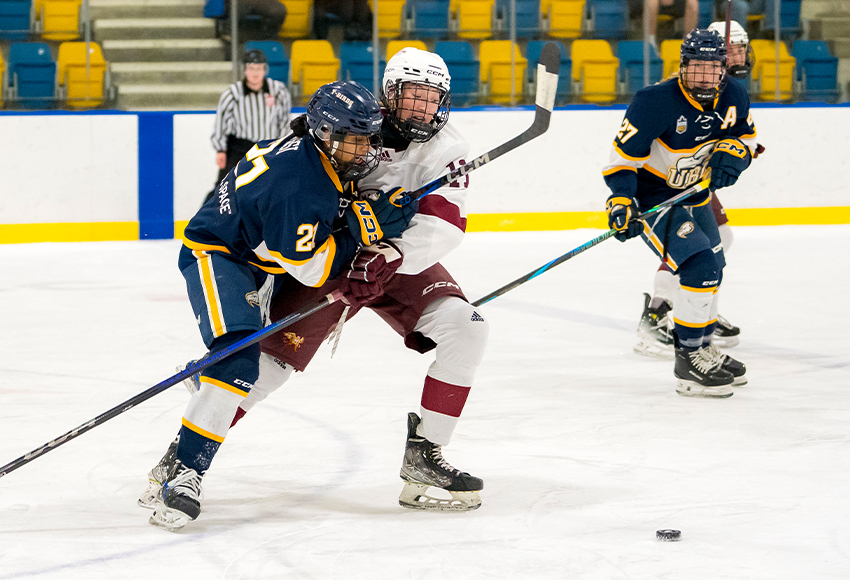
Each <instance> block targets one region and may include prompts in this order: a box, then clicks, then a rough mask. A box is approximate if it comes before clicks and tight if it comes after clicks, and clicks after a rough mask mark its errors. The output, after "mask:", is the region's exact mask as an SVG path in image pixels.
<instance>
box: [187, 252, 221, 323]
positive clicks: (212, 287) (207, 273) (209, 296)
mask: <svg viewBox="0 0 850 580" xmlns="http://www.w3.org/2000/svg"><path fill="white" fill-rule="evenodd" d="M192 253H193V254H194V255H195V259H197V260H198V274H199V276H200V278H201V287H202V288H203V289H204V302H206V304H207V315H208V316H209V319H210V326H211V327H212V331H213V336H215V337H219V336H221V335H222V334H224V333H225V332H227V325H225V323H224V315H223V313H222V312H221V303H220V302H219V298H218V286H216V283H215V272H213V265H212V257H211V256H210V255H209V254H207V253H206V252H192Z"/></svg>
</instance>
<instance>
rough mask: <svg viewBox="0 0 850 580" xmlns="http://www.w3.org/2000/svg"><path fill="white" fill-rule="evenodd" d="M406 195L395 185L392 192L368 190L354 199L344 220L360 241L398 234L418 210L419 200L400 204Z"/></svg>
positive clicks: (385, 237)
mask: <svg viewBox="0 0 850 580" xmlns="http://www.w3.org/2000/svg"><path fill="white" fill-rule="evenodd" d="M404 197H405V192H404V189H402V188H401V187H396V188H394V189H391V190H389V191H376V190H372V191H369V192H365V195H364V196H363V197H362V199H359V200H357V201H352V202H351V205H350V206H349V208H348V210H346V212H345V219H346V222H347V223H348V229H349V230H350V231H351V235H353V236H354V239H355V240H357V243H358V244H360V245H363V246H369V245H371V244H374V243H375V242H377V241H379V240H383V239H387V238H397V237H399V236H400V235H401V233H402V232H403V231H404V230H406V229H407V226H408V224H410V220H412V219H413V216H414V215H416V210H417V209H419V203H418V202H412V203H409V204H407V205H401V203H400V200H402V199H404Z"/></svg>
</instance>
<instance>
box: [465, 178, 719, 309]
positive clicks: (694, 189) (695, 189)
mask: <svg viewBox="0 0 850 580" xmlns="http://www.w3.org/2000/svg"><path fill="white" fill-rule="evenodd" d="M709 182H710V180H709V179H703V180H702V181H700V182H699V183H697V184H696V185H693V186H691V187H689V188H688V189H686V190H685V191H683V192H682V193H679V194H677V195H675V196H673V197H671V198H670V199H668V200H667V201H664V202H662V203H659V204H658V205H656V206H655V207H653V208H651V209H648V210H646V211H645V212H643V213H642V214H640V215H639V216H638V217H637V219H643V218H645V217H647V216H650V215H652V214H654V213H656V212H659V211H662V210H665V209H667V208H669V207H671V206H673V205H675V204H677V203H679V202H680V201H682V200H683V199H686V198H688V197H691V196H692V195H695V194H697V193H700V192H702V191H705V190H707V189H708V185H709ZM616 233H617V231H616V230H608V231H607V232H605V233H604V234H602V235H599V236H596V237H595V238H593V239H592V240H590V241H588V242H585V243H583V244H582V245H580V246H579V247H577V248H575V249H572V250H570V251H569V252H567V253H566V254H563V255H562V256H558V257H557V258H555V259H554V260H552V261H551V262H548V263H546V264H543V265H542V266H541V267H539V268H537V269H536V270H533V271H531V272H529V273H528V274H526V275H525V276H522V277H520V278H517V279H516V280H514V281H513V282H510V283H508V284H505V285H504V286H502V287H501V288H499V289H498V290H494V291H493V292H490V293H489V294H487V295H486V296H483V297H481V298H479V299H478V300H476V301H475V302H473V303H472V305H473V306H481V305H482V304H486V303H488V302H490V301H491V300H493V299H494V298H498V297H499V296H501V295H502V294H506V293H508V292H510V291H511V290H513V289H514V288H516V287H517V286H521V285H522V284H525V283H526V282H528V281H529V280H531V279H532V278H537V277H538V276H539V275H540V274H543V273H544V272H547V271H549V270H551V269H552V268H554V267H555V266H557V265H559V264H563V263H564V262H566V261H567V260H569V259H570V258H573V257H575V256H578V255H579V254H581V253H582V252H586V251H587V250H589V249H590V248H592V247H593V246H596V245H598V244H600V243H602V242H604V241H605V240H607V239H608V238H611V237H614V235H615V234H616Z"/></svg>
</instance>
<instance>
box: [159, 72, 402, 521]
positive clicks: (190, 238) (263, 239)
mask: <svg viewBox="0 0 850 580" xmlns="http://www.w3.org/2000/svg"><path fill="white" fill-rule="evenodd" d="M381 121H382V117H381V113H380V106H379V105H378V102H377V101H376V100H375V98H374V97H373V96H372V94H371V93H370V92H369V91H367V90H366V89H365V88H363V87H362V86H360V85H358V84H357V83H344V82H336V83H331V84H329V85H325V86H323V87H321V88H320V89H319V90H318V91H317V92H316V94H315V95H314V96H313V97H312V99H311V100H310V102H309V103H308V105H307V115H306V122H307V126H308V127H309V130H308V131H306V134H305V132H301V134H300V135H299V134H298V132H296V134H293V135H291V136H289V137H287V138H284V139H278V140H276V141H260V142H259V143H257V144H256V145H255V146H254V147H253V148H252V149H251V150H250V151H249V152H248V153H247V155H246V156H245V157H244V158H243V159H242V160H241V161H240V162H239V163H238V164H237V165H236V167H234V168H233V170H231V172H230V173H229V174H228V175H227V177H226V178H225V179H224V180H223V181H222V182H221V184H220V185H219V187H218V189H217V191H216V195H215V196H214V197H213V198H212V199H211V200H209V202H208V203H206V204H205V205H204V206H203V207H202V208H201V209H200V210H199V211H198V213H197V214H196V215H195V217H193V218H192V219H191V220H190V222H189V224H188V225H187V227H186V230H185V234H184V235H185V241H184V245H183V247H182V248H181V250H180V257H179V267H180V270H181V272H182V274H183V276H184V277H185V278H186V286H187V290H188V293H189V299H190V302H191V304H192V309H193V310H194V314H195V317H196V319H197V321H198V325H199V329H200V331H201V335H202V337H203V340H204V343H205V344H206V346H207V348H209V349H210V350H211V351H216V350H221V349H223V348H226V347H228V346H230V345H232V344H234V343H235V342H237V341H240V340H242V339H244V338H246V337H247V336H249V335H250V334H252V333H254V332H256V331H258V330H260V329H262V328H263V326H264V324H265V321H266V319H267V316H268V308H269V303H270V300H271V297H272V295H273V293H274V292H275V290H276V288H277V287H279V286H280V283H281V282H282V281H286V280H293V281H294V282H295V283H296V284H298V285H303V286H316V287H318V286H321V285H322V284H324V283H325V281H326V280H328V278H330V277H333V276H335V275H337V274H339V272H340V271H342V270H343V268H344V267H345V265H346V264H350V263H351V261H352V259H353V257H354V255H355V254H356V252H357V250H358V248H359V246H360V245H361V243H360V241H359V232H358V237H355V236H354V235H352V234H351V233H349V231H348V230H347V229H346V230H343V231H341V232H334V231H333V229H332V228H333V223H334V221H335V220H336V218H337V214H338V212H339V209H340V199H341V196H342V193H343V183H345V182H347V181H350V180H353V179H357V178H360V177H363V176H365V175H368V173H370V172H371V171H373V170H374V169H375V168H376V167H377V164H378V160H379V156H380V150H381V145H380V129H381ZM405 225H406V224H405ZM388 233H391V234H393V235H398V233H400V232H388ZM259 359H260V345H259V344H255V345H253V346H250V347H247V348H245V349H243V350H241V351H239V352H237V353H235V354H233V355H231V356H230V357H228V358H225V359H224V360H222V361H221V362H219V363H216V364H214V365H211V366H209V367H207V368H206V369H204V370H203V371H202V372H201V376H200V390H199V391H198V393H197V394H196V395H195V396H193V397H192V398H191V400H190V402H189V404H188V406H187V408H186V411H185V413H184V415H183V419H182V425H181V427H180V431H179V435H178V437H177V439H176V445H173V453H174V459H175V460H174V461H173V464H172V467H171V469H170V470H169V473H168V475H167V482H166V485H165V486H164V487H163V489H162V492H161V493H159V494H158V497H157V498H156V502H155V505H154V506H153V507H154V513H153V515H152V516H151V518H150V523H152V524H154V525H157V526H160V527H163V528H166V529H169V530H176V529H179V528H181V527H183V526H184V525H186V523H187V522H188V521H189V520H194V519H195V518H197V516H198V514H199V513H200V496H201V479H202V477H203V475H204V474H205V473H206V471H207V469H208V468H209V466H210V463H211V462H212V460H213V457H214V456H215V454H216V452H217V451H218V449H219V447H220V445H221V444H222V443H223V442H224V439H225V436H226V435H227V431H228V429H229V427H230V424H231V420H232V419H233V414H234V412H235V411H236V409H237V407H238V406H239V403H240V402H241V401H242V400H243V399H244V398H245V397H246V396H247V395H248V393H249V392H250V390H251V387H252V384H253V383H254V382H255V381H256V380H257V377H258V375H259Z"/></svg>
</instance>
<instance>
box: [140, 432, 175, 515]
mask: <svg viewBox="0 0 850 580" xmlns="http://www.w3.org/2000/svg"><path fill="white" fill-rule="evenodd" d="M178 441H180V436H179V435H178V436H177V437H175V438H174V441H172V442H171V445H169V446H168V450H167V451H166V452H165V455H163V456H162V459H160V460H159V463H157V464H156V465H155V466H154V467H153V469H151V470H150V471H149V472H148V487H147V489H146V490H145V491H143V492H142V495H140V496H139V505H140V506H142V507H143V508H147V509H149V510H152V509H154V508H155V507H156V498H157V497H158V496H159V493H160V491H161V490H162V486H163V485H165V480H166V478H167V477H168V474H169V473H171V468H172V467H174V461H175V454H176V453H177V442H178Z"/></svg>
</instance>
